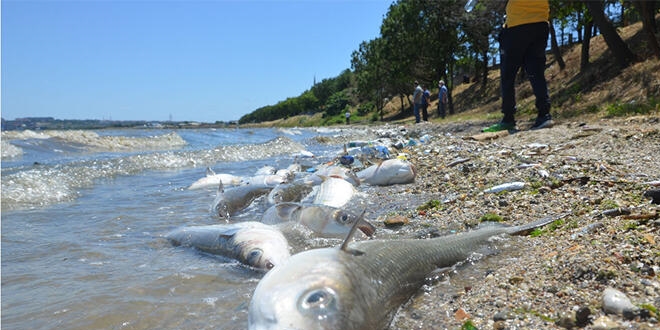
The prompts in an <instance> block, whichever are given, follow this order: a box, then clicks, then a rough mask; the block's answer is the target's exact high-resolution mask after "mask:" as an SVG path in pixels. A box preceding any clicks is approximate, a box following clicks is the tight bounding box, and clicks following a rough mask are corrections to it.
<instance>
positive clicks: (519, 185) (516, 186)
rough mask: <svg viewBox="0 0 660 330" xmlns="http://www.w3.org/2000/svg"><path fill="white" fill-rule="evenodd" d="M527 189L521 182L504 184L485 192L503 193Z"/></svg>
mask: <svg viewBox="0 0 660 330" xmlns="http://www.w3.org/2000/svg"><path fill="white" fill-rule="evenodd" d="M523 188H525V183H524V182H521V181H516V182H509V183H504V184H501V185H497V186H495V187H492V188H489V189H486V190H484V192H485V193H498V192H501V191H514V190H520V189H523Z"/></svg>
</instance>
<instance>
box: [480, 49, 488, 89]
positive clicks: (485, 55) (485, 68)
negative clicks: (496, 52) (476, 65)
mask: <svg viewBox="0 0 660 330" xmlns="http://www.w3.org/2000/svg"><path fill="white" fill-rule="evenodd" d="M481 57H482V58H483V59H484V60H483V62H481V64H482V67H481V86H482V88H483V89H486V84H487V83H488V50H484V51H483V53H481Z"/></svg>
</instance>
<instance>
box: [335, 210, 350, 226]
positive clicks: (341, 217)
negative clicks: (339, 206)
mask: <svg viewBox="0 0 660 330" xmlns="http://www.w3.org/2000/svg"><path fill="white" fill-rule="evenodd" d="M337 219H338V220H339V222H341V223H347V222H348V221H349V220H350V219H351V217H350V215H349V214H348V213H346V212H342V211H339V212H338V213H337Z"/></svg>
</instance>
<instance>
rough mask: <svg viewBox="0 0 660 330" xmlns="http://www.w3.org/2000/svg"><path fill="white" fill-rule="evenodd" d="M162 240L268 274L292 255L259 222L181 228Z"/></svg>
mask: <svg viewBox="0 0 660 330" xmlns="http://www.w3.org/2000/svg"><path fill="white" fill-rule="evenodd" d="M165 237H166V238H167V239H168V240H169V241H170V242H171V243H172V244H173V245H176V246H179V245H180V246H190V247H194V248H196V249H199V250H201V251H204V252H208V253H212V254H217V255H221V256H225V257H227V258H231V259H235V260H238V261H240V262H241V263H243V264H246V265H248V266H252V267H254V268H257V269H261V270H270V269H271V268H273V267H274V266H276V265H279V264H281V263H282V262H284V260H286V259H288V258H289V256H290V255H291V254H290V252H289V250H290V248H289V243H288V242H287V240H286V238H285V237H284V235H282V233H281V232H280V231H279V230H278V229H277V228H275V227H271V226H268V225H264V224H263V223H261V222H254V221H246V222H239V223H234V224H221V225H210V226H191V227H182V228H179V229H175V230H173V231H172V232H170V233H169V234H167V235H166V236H165Z"/></svg>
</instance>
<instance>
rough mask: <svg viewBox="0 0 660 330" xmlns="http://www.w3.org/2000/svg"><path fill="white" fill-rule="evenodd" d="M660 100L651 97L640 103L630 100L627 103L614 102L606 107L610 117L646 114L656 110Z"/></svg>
mask: <svg viewBox="0 0 660 330" xmlns="http://www.w3.org/2000/svg"><path fill="white" fill-rule="evenodd" d="M657 104H658V102H657V101H656V100H655V99H654V98H651V99H649V100H648V102H647V103H638V102H636V101H630V102H626V103H621V102H614V103H612V104H610V105H608V106H607V107H606V108H605V112H606V114H607V116H608V117H620V116H628V115H635V114H637V115H644V114H648V113H651V112H653V111H654V110H655V108H656V106H657Z"/></svg>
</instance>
